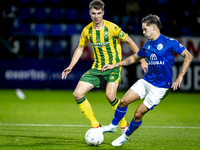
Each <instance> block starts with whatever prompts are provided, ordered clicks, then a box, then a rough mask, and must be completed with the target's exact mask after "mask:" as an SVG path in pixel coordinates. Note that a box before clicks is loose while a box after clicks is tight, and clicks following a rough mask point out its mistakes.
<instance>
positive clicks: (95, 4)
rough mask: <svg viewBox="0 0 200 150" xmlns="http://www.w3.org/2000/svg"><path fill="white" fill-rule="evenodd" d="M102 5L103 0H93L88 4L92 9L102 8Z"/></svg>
mask: <svg viewBox="0 0 200 150" xmlns="http://www.w3.org/2000/svg"><path fill="white" fill-rule="evenodd" d="M104 6H105V4H104V2H103V1H101V0H93V1H92V2H91V3H90V5H89V9H92V8H94V9H97V10H99V9H102V10H104Z"/></svg>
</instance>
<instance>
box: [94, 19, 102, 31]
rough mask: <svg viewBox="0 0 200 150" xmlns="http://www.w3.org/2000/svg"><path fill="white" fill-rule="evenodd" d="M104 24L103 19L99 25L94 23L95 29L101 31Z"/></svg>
mask: <svg viewBox="0 0 200 150" xmlns="http://www.w3.org/2000/svg"><path fill="white" fill-rule="evenodd" d="M103 24H104V20H103V19H102V20H101V21H100V22H99V23H94V22H93V25H94V29H95V30H101V29H102V27H103Z"/></svg>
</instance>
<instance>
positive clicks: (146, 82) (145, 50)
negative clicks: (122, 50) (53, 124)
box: [102, 14, 193, 146]
mask: <svg viewBox="0 0 200 150" xmlns="http://www.w3.org/2000/svg"><path fill="white" fill-rule="evenodd" d="M160 28H161V22H160V19H159V17H158V16H156V15H152V14H150V15H148V16H146V17H144V18H143V19H142V30H143V34H144V36H145V37H146V38H147V39H148V42H147V43H146V44H145V45H144V46H143V47H142V48H141V49H140V50H139V51H138V53H137V54H134V55H132V56H130V57H128V58H126V59H124V60H123V61H121V62H118V63H116V64H113V65H105V66H104V67H103V68H102V71H106V70H108V69H113V68H116V67H121V66H127V65H130V64H133V63H136V62H137V61H139V60H140V59H142V58H146V59H147V62H148V71H147V73H146V74H145V76H144V77H143V79H140V80H138V81H137V82H136V83H135V84H133V85H132V87H131V88H130V89H129V90H128V91H127V92H126V94H125V95H124V96H123V98H122V99H121V100H120V103H119V105H118V107H117V109H116V111H115V115H114V118H113V120H112V122H111V124H110V125H109V126H105V127H103V128H102V130H103V133H105V132H114V131H115V129H116V128H117V125H118V123H119V121H120V120H121V118H122V117H124V115H125V114H126V111H127V106H128V105H129V104H130V103H132V102H135V101H137V100H140V99H143V98H145V99H144V101H143V103H141V104H140V106H139V107H138V108H137V109H136V111H135V114H134V117H133V119H132V120H131V123H130V126H129V127H128V129H127V131H126V132H125V134H123V135H121V136H120V137H118V138H117V139H116V140H114V141H113V142H112V145H113V146H121V145H122V144H123V143H124V142H126V141H127V139H128V138H129V136H130V135H131V134H132V133H133V132H134V131H135V130H136V129H137V128H138V127H140V125H141V124H142V117H143V116H144V115H145V114H146V113H147V112H148V111H149V110H153V109H154V107H155V106H157V105H158V104H159V103H160V102H161V101H162V100H163V99H164V98H165V97H166V96H167V95H168V93H169V91H170V88H173V89H174V90H176V89H177V88H178V87H180V84H181V82H182V79H183V76H184V75H185V73H186V72H187V70H188V67H189V66H190V63H191V61H192V58H193V56H192V55H191V54H190V52H188V50H187V49H186V48H185V47H184V46H183V45H182V44H180V43H179V42H178V41H176V40H174V39H172V38H168V37H165V36H164V35H162V34H161V33H160ZM174 53H178V54H179V55H181V56H182V57H184V61H183V66H182V69H181V71H180V73H179V75H178V77H177V79H176V80H175V81H174V82H173V83H172V66H173V63H174Z"/></svg>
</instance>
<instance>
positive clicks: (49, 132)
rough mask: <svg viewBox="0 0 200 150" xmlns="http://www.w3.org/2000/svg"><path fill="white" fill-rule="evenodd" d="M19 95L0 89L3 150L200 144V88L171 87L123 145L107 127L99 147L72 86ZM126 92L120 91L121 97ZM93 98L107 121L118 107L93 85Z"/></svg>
mask: <svg viewBox="0 0 200 150" xmlns="http://www.w3.org/2000/svg"><path fill="white" fill-rule="evenodd" d="M23 92H24V93H25V95H26V99H25V100H20V99H19V98H18V97H17V96H16V94H15V90H0V149H2V150H40V149H44V150H46V149H59V150H64V149H67V150H79V149H81V150H93V149H103V150H112V149H113V150H114V149H119V150H128V149H135V150H144V149H148V150H151V149H152V150H179V149H180V150H186V149H190V150H193V149H196V150H197V149H198V150H199V149H200V94H199V93H173V92H171V93H170V94H169V95H168V96H167V97H166V98H165V99H164V100H163V101H162V102H161V103H160V104H159V105H158V106H157V107H155V109H154V110H153V111H150V112H148V113H147V114H146V115H145V116H144V118H143V123H142V125H141V127H140V128H139V129H138V130H136V131H135V133H133V134H132V135H131V137H130V139H129V141H128V142H126V143H124V144H123V145H122V146H121V147H112V146H111V144H110V143H111V142H112V141H113V140H114V139H116V138H117V137H118V136H120V132H121V131H120V128H118V130H117V132H116V133H105V134H104V141H103V143H102V144H101V145H100V146H99V147H90V146H88V145H87V144H86V143H85V141H84V136H85V133H86V131H87V130H88V129H89V128H90V123H89V121H88V120H87V119H86V118H85V117H84V115H83V114H82V113H81V111H80V110H79V108H78V105H77V104H76V102H75V100H74V98H73V96H72V93H73V91H64V90H62V91H59V90H23ZM124 93H125V92H123V91H121V92H118V93H117V96H118V97H119V98H122V96H123V95H124ZM86 97H87V98H88V100H89V101H90V103H91V105H92V108H93V111H94V113H95V116H96V118H97V119H98V120H99V122H100V123H101V124H102V125H108V124H109V123H110V122H111V120H112V118H113V114H114V112H113V110H112V109H111V106H110V104H109V103H108V102H107V100H106V98H105V94H104V91H91V92H89V93H88V94H87V95H86ZM141 102H142V101H137V102H135V103H132V104H131V105H129V107H128V111H127V114H126V119H127V121H129V122H130V121H131V119H132V117H133V114H134V112H135V109H136V108H137V107H138V106H139V104H140V103H141Z"/></svg>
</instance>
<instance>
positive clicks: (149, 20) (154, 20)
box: [142, 14, 161, 30]
mask: <svg viewBox="0 0 200 150" xmlns="http://www.w3.org/2000/svg"><path fill="white" fill-rule="evenodd" d="M142 23H146V24H147V26H149V25H152V24H155V25H156V26H157V27H158V29H159V30H160V29H161V21H160V18H159V17H158V16H157V15H153V14H149V15H148V16H146V17H144V18H142Z"/></svg>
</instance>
